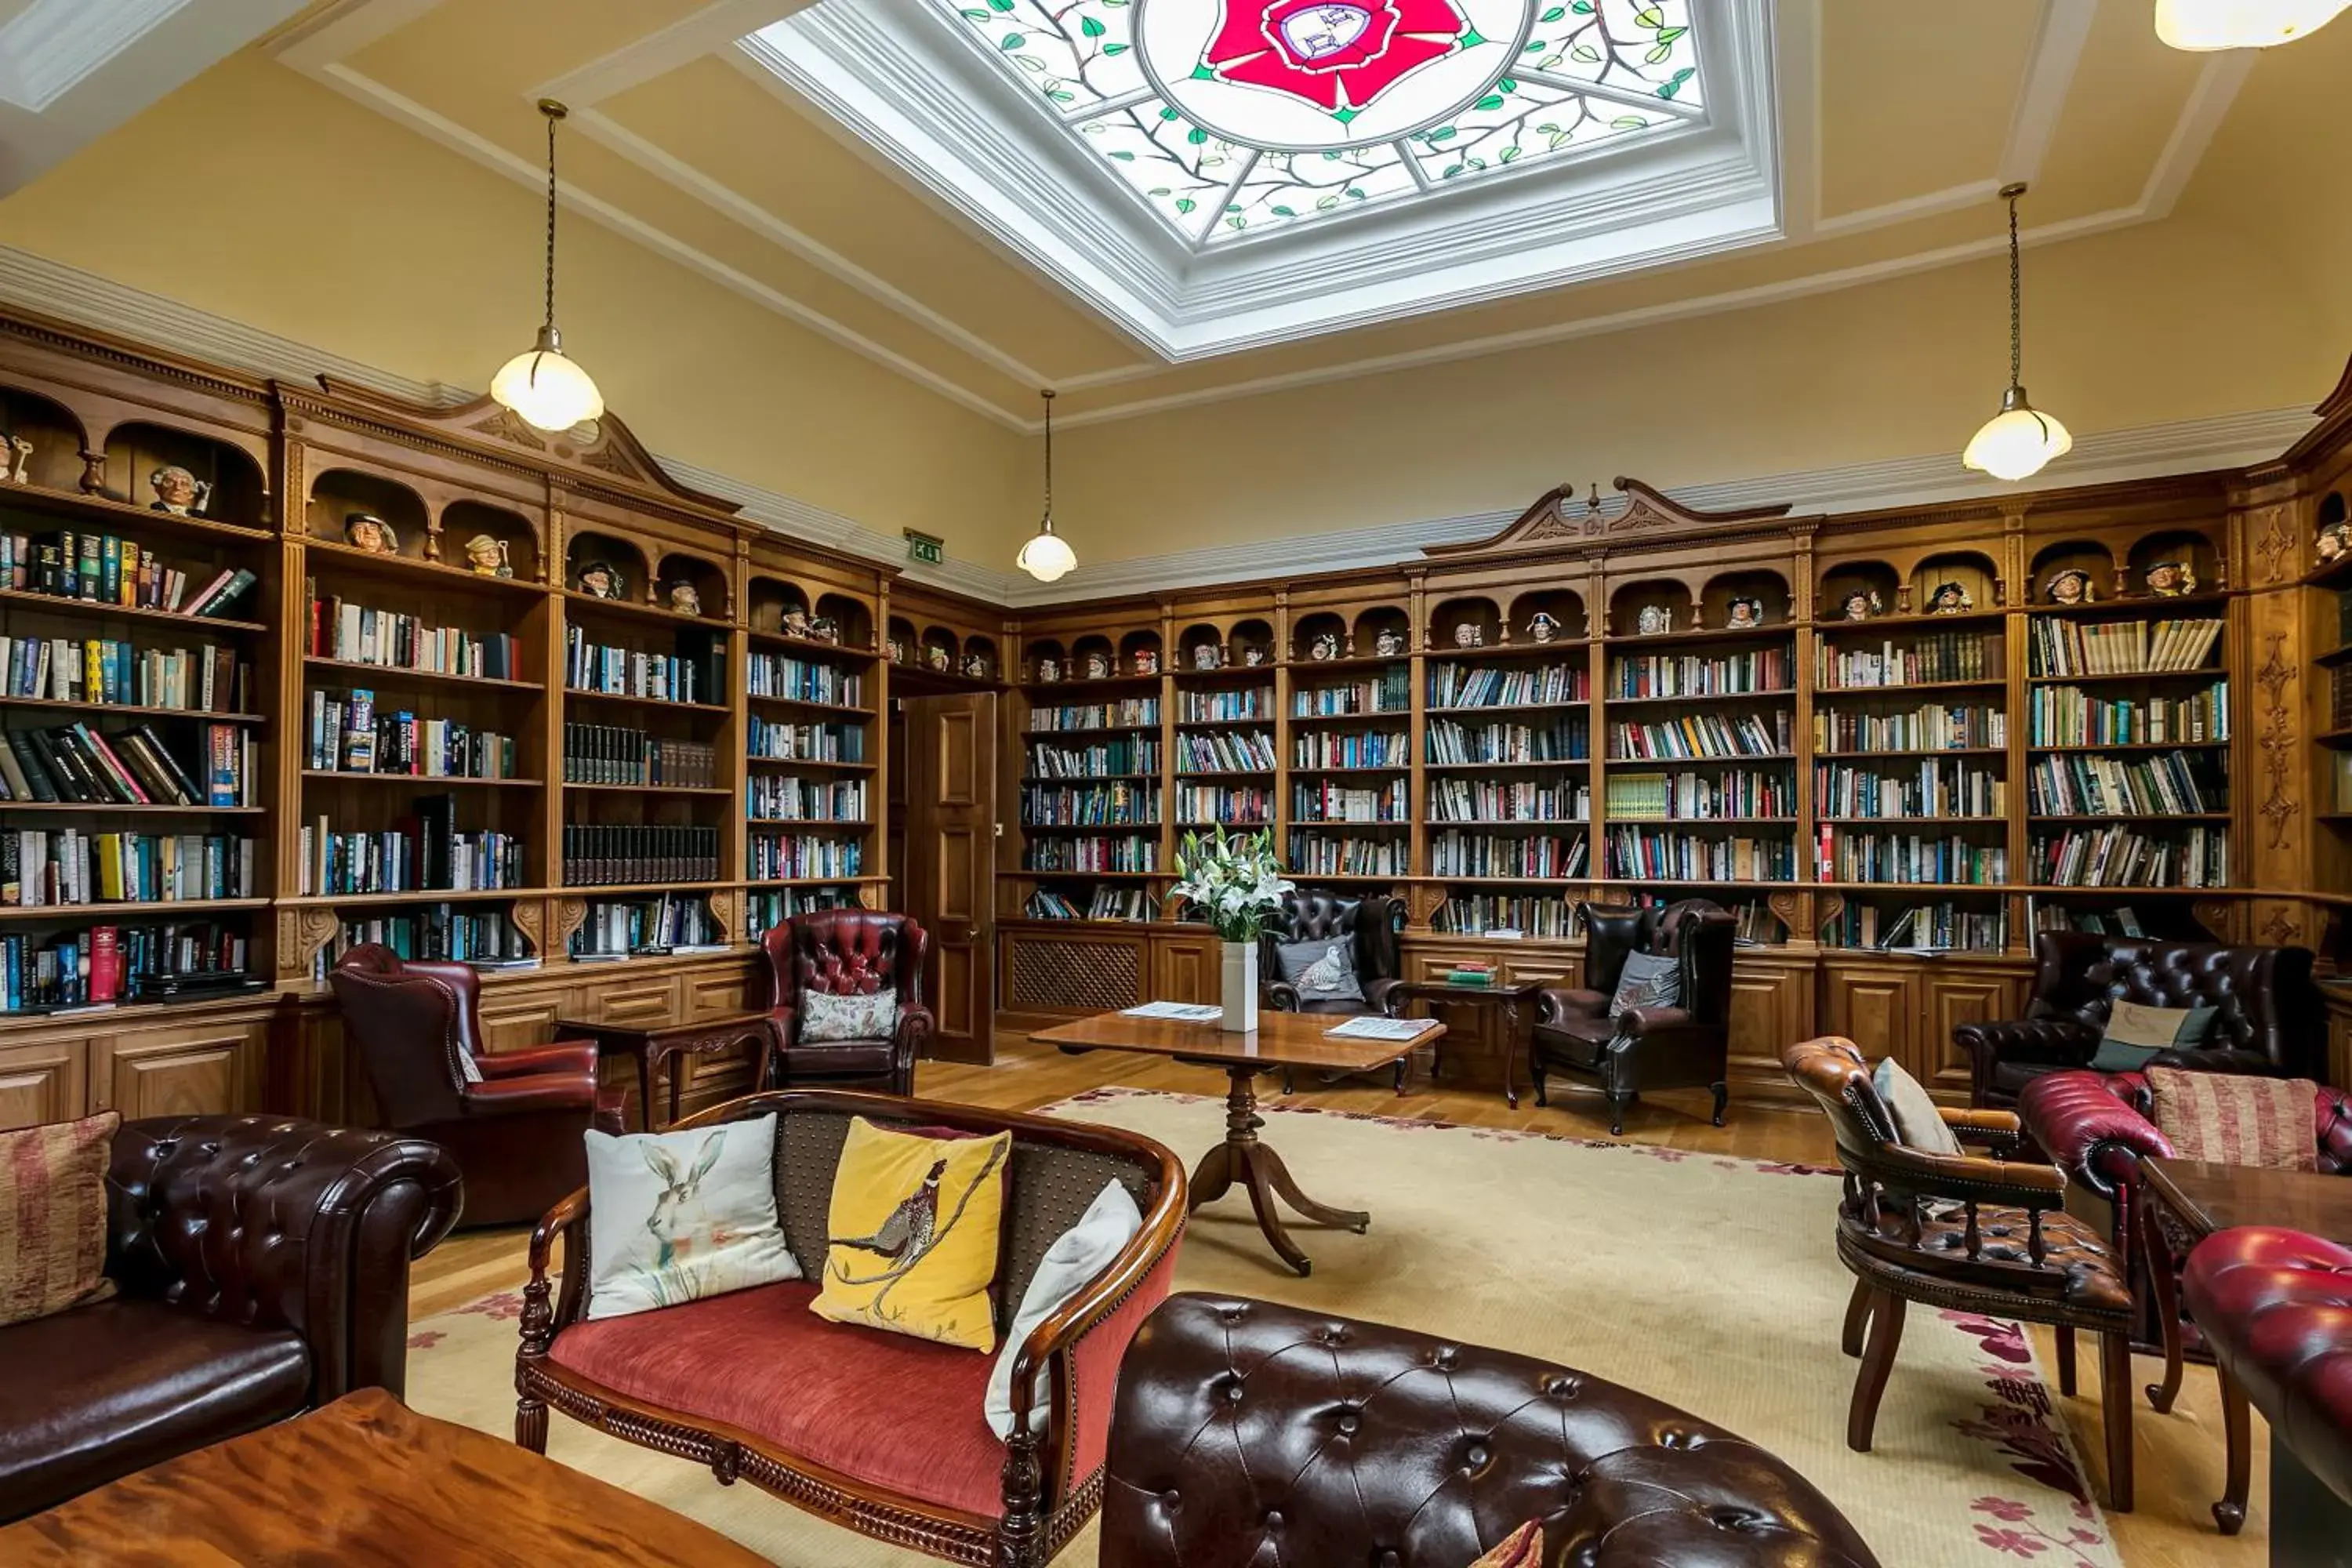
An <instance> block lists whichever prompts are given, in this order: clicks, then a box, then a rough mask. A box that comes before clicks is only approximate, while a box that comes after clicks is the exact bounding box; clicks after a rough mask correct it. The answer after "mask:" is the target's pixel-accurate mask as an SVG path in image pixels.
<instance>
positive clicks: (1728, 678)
mask: <svg viewBox="0 0 2352 1568" xmlns="http://www.w3.org/2000/svg"><path fill="white" fill-rule="evenodd" d="M1796 680H1797V671H1796V656H1795V654H1794V653H1793V652H1791V651H1790V649H1788V648H1786V647H1765V648H1757V649H1755V650H1754V651H1752V652H1748V653H1714V654H1696V653H1685V654H1663V653H1654V654H1646V655H1643V656H1640V657H1638V658H1615V659H1612V660H1611V661H1610V664H1609V695H1610V696H1612V697H1754V696H1785V695H1787V694H1789V693H1790V691H1791V690H1793V689H1794V688H1795V686H1796Z"/></svg>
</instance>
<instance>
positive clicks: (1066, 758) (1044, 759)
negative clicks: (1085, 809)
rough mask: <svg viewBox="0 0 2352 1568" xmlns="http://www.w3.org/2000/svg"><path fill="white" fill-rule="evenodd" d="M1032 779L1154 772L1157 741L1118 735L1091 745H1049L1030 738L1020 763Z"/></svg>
mask: <svg viewBox="0 0 2352 1568" xmlns="http://www.w3.org/2000/svg"><path fill="white" fill-rule="evenodd" d="M1024 771H1025V772H1026V773H1027V774H1028V776H1029V777H1031V778H1034V779H1098V778H1109V777H1113V776H1116V775H1118V774H1120V773H1158V772H1159V771H1160V742H1157V741H1147V740H1144V739H1143V738H1142V737H1141V736H1139V735H1120V736H1117V737H1114V738H1113V739H1111V740H1108V741H1105V742H1102V743H1100V744H1099V745H1092V746H1053V745H1045V744H1043V743H1040V742H1031V743H1030V746H1029V760H1028V762H1027V763H1024Z"/></svg>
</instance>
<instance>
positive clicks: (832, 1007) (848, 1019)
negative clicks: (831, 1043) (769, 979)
mask: <svg viewBox="0 0 2352 1568" xmlns="http://www.w3.org/2000/svg"><path fill="white" fill-rule="evenodd" d="M800 1013H801V1038H802V1039H803V1041H806V1042H808V1043H810V1044H812V1045H814V1044H819V1043H822V1042H824V1041H826V1040H887V1039H888V1038H889V1037H891V1036H893V1035H895V1034H897V1033H898V993H897V992H895V991H877V992H875V993H873V994H871V995H867V994H862V993H861V994H856V995H850V996H836V995H835V994H833V993H831V992H829V991H803V992H802V993H801V1007H800Z"/></svg>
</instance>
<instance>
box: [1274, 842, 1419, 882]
mask: <svg viewBox="0 0 2352 1568" xmlns="http://www.w3.org/2000/svg"><path fill="white" fill-rule="evenodd" d="M1411 860H1412V852H1411V847H1410V846H1408V845H1406V844H1405V843H1403V842H1402V841H1401V840H1399V839H1397V838H1395V837H1392V836H1385V835H1384V836H1382V837H1379V838H1353V837H1333V836H1331V835H1330V834H1328V833H1294V834H1292V835H1291V836H1290V869H1291V872H1292V874H1293V875H1296V876H1303V877H1402V876H1406V875H1409V874H1410V871H1411Z"/></svg>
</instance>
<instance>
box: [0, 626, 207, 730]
mask: <svg viewBox="0 0 2352 1568" xmlns="http://www.w3.org/2000/svg"><path fill="white" fill-rule="evenodd" d="M0 692H4V693H5V695H6V696H9V697H33V698H39V699H42V700H47V701H50V702H86V703H89V704H90V705H92V706H95V707H106V708H171V709H176V710H181V711H183V712H205V713H242V712H245V711H246V710H247V703H248V702H249V701H250V700H251V699H252V695H253V667H252V666H251V665H249V664H246V663H243V662H241V661H240V660H239V659H238V658H237V657H236V652H235V650H233V649H230V648H226V647H219V646H217V645H206V646H205V647H199V648H196V649H194V651H190V650H189V649H187V648H183V647H175V648H173V649H172V650H171V651H170V652H168V653H166V652H165V651H164V650H163V649H162V648H141V647H137V646H136V645H134V644H131V643H128V642H124V641H122V640H121V638H119V637H80V638H76V637H0Z"/></svg>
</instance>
